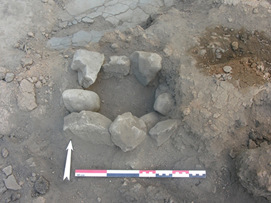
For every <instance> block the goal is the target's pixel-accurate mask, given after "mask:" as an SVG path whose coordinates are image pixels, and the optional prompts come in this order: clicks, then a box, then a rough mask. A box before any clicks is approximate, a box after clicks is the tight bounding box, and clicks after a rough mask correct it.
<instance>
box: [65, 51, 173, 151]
mask: <svg viewBox="0 0 271 203" xmlns="http://www.w3.org/2000/svg"><path fill="white" fill-rule="evenodd" d="M104 60H105V57H104V55H103V54H100V53H98V52H93V51H87V50H77V51H76V52H75V54H74V57H73V61H72V64H71V69H72V70H75V71H77V72H78V83H79V84H80V85H81V86H82V87H83V88H88V87H89V86H90V85H92V84H93V83H94V82H95V81H96V79H97V75H98V73H99V72H100V70H101V69H102V70H103V71H104V73H106V74H111V75H113V76H115V77H124V76H127V75H128V74H130V71H131V69H132V71H133V74H134V75H135V77H136V78H137V80H138V81H139V82H140V83H141V84H142V85H144V86H147V85H148V84H150V83H151V82H152V81H153V80H154V78H155V77H156V75H157V73H158V72H159V71H160V70H161V69H162V58H161V56H159V55H158V54H156V53H149V52H143V51H135V52H134V53H133V54H132V55H131V56H130V59H129V58H128V57H127V56H111V57H110V59H109V62H108V63H106V64H104ZM62 98H63V103H64V105H65V107H66V108H67V110H69V111H70V112H71V114H69V115H68V116H66V117H65V118H64V126H63V130H64V131H65V132H67V133H71V134H72V135H74V136H78V137H80V138H81V139H83V140H85V141H89V142H91V143H93V144H104V145H108V146H114V145H115V146H118V147H119V148H120V149H121V150H122V151H123V152H127V151H131V150H133V149H135V148H136V147H137V146H138V145H139V144H140V143H142V142H143V141H144V140H145V139H146V137H147V135H148V133H149V135H150V136H151V137H152V138H153V140H154V142H156V145H157V146H161V145H162V144H163V143H165V142H166V141H167V140H168V139H169V138H170V137H171V136H172V135H173V134H174V133H175V132H176V130H177V127H178V120H174V119H168V120H164V121H160V118H159V117H160V116H159V114H161V116H167V115H169V114H170V112H171V109H172V106H173V105H174V99H173V97H172V95H171V94H170V92H169V91H168V90H167V88H162V87H159V88H157V91H156V100H155V103H154V109H155V111H156V112H151V113H149V114H146V115H144V116H142V117H141V118H137V117H136V116H134V115H132V113H130V112H126V113H124V114H122V115H119V116H117V118H116V119H115V120H114V121H113V122H112V121H111V120H110V119H108V118H107V117H105V116H104V115H102V114H100V113H98V112H97V111H99V109H100V98H99V95H98V94H96V93H95V92H92V91H88V90H83V89H68V90H65V91H64V92H63V94H62ZM159 121H160V122H159Z"/></svg>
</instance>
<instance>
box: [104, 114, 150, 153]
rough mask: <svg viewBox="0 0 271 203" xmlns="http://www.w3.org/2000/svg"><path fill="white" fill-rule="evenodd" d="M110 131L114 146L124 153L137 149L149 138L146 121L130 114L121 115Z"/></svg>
mask: <svg viewBox="0 0 271 203" xmlns="http://www.w3.org/2000/svg"><path fill="white" fill-rule="evenodd" d="M109 131H110V133H111V139H112V141H113V142H114V144H115V145H117V146H118V147H120V148H121V150H122V151H124V152H127V151H131V150H133V149H134V148H136V147H137V146H138V145H139V144H140V143H141V142H142V141H143V140H144V139H145V138H146V136H147V134H146V131H147V127H146V124H145V123H144V121H143V120H141V119H139V118H137V117H136V116H133V115H132V114H131V113H130V112H127V113H124V114H122V115H119V116H118V117H117V118H116V119H115V120H114V122H113V123H112V124H111V126H110V127H109Z"/></svg>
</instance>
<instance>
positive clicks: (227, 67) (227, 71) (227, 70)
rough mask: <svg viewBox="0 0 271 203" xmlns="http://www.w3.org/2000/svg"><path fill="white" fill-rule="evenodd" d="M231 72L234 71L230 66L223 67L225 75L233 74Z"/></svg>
mask: <svg viewBox="0 0 271 203" xmlns="http://www.w3.org/2000/svg"><path fill="white" fill-rule="evenodd" d="M231 70H232V67H230V66H224V67H223V71H224V72H225V73H231Z"/></svg>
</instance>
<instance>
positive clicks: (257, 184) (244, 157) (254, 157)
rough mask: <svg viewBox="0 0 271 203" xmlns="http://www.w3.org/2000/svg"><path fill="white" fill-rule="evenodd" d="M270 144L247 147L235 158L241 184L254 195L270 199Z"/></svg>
mask: <svg viewBox="0 0 271 203" xmlns="http://www.w3.org/2000/svg"><path fill="white" fill-rule="evenodd" d="M270 163H271V146H270V145H267V146H265V147H259V148H256V149H248V150H245V151H244V152H243V153H241V154H239V155H238V157H237V158H236V168H237V175H238V177H239V181H240V182H241V184H242V185H243V186H244V187H245V188H246V189H247V190H248V192H249V193H252V194H253V195H255V196H263V197H265V198H267V199H268V200H269V201H271V167H270Z"/></svg>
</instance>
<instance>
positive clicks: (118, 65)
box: [103, 56, 130, 76]
mask: <svg viewBox="0 0 271 203" xmlns="http://www.w3.org/2000/svg"><path fill="white" fill-rule="evenodd" d="M103 71H104V72H106V73H110V74H114V75H121V76H122V75H128V74H129V72H130V59H129V58H128V57H127V56H111V57H110V61H109V63H107V64H105V65H103Z"/></svg>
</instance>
